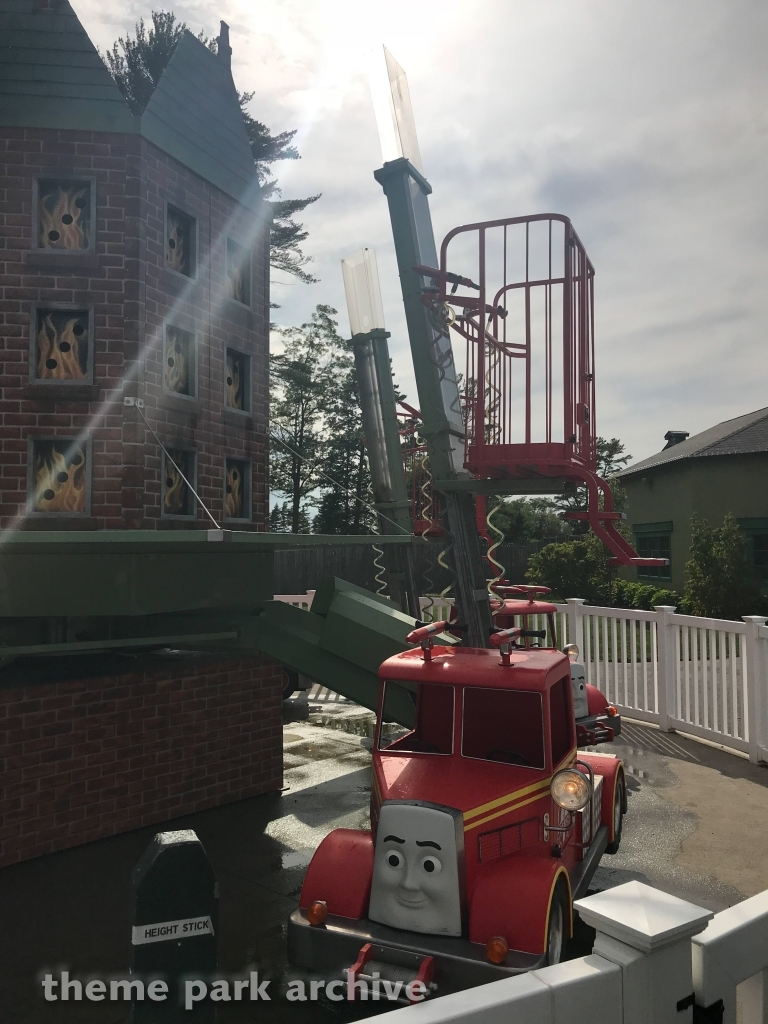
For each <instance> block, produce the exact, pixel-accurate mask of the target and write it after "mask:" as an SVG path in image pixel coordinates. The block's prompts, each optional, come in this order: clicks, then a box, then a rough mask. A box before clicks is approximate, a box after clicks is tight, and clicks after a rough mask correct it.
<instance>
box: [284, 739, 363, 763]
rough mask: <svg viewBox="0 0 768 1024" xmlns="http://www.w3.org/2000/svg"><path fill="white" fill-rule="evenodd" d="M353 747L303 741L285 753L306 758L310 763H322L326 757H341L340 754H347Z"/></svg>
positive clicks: (294, 744) (292, 745) (293, 745)
mask: <svg viewBox="0 0 768 1024" xmlns="http://www.w3.org/2000/svg"><path fill="white" fill-rule="evenodd" d="M355 749H356V748H355V747H347V745H346V744H344V746H340V745H339V744H338V743H323V742H320V743H317V742H315V741H313V740H309V741H307V740H305V741H304V742H303V743H292V744H291V749H290V750H288V751H286V753H287V754H291V755H292V756H294V757H306V758H308V759H309V760H310V761H322V760H325V759H326V758H328V757H341V756H342V754H349V753H351V752H352V751H354V750H355Z"/></svg>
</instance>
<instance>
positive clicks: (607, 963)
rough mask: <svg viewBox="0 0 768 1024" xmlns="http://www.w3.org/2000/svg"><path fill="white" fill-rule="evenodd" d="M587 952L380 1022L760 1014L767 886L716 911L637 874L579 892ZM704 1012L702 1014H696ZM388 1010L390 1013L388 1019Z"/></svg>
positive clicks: (625, 1021)
mask: <svg viewBox="0 0 768 1024" xmlns="http://www.w3.org/2000/svg"><path fill="white" fill-rule="evenodd" d="M576 907H577V908H578V910H579V914H580V915H581V917H582V918H583V919H584V920H585V921H586V922H587V923H588V924H590V925H591V926H592V927H593V928H595V929H596V932H597V935H596V938H595V945H594V948H593V952H592V954H591V955H590V956H585V957H580V958H579V959H576V960H568V961H566V962H565V963H562V964H557V965H555V966H553V967H545V968H543V969H542V970H538V971H530V972H528V973H527V974H521V975H517V976H516V977H512V978H508V979H505V980H503V981H495V982H491V983H490V984H488V985H481V986H480V987H478V988H473V989H469V990H467V991H464V992H458V993H456V994H455V995H446V996H443V997H439V995H438V997H437V998H434V999H431V1000H428V1001H426V1002H423V1003H418V1004H415V1005H413V1006H409V1007H405V1008H404V1009H402V1010H393V1011H390V1012H389V1013H386V1014H383V1015H382V1016H380V1017H379V1020H381V1021H382V1022H386V1024H691V1022H692V1020H693V1019H694V1004H695V1007H696V1019H697V1020H700V1021H701V1020H706V1021H708V1022H709V1021H711V1022H715V1021H721V1022H722V1024H736V1004H737V990H738V993H739V1001H740V1003H741V1024H766V1021H768V892H763V893H760V894H759V895H758V896H753V897H752V898H751V899H748V900H744V902H743V903H738V904H737V905H736V906H733V907H729V908H728V910H723V911H722V912H721V913H719V914H714V915H713V914H712V912H711V911H709V910H704V909H703V908H702V907H697V906H695V905H694V904H692V903H687V902H686V901H685V900H681V899H678V898H677V897H675V896H670V895H668V894H667V893H664V892H660V891H659V890H658V889H654V888H652V887H651V886H649V885H644V884H643V883H642V882H627V883H626V884H625V885H620V886H617V887H616V888H615V889H607V890H605V891H604V892H600V893H597V894H595V895H594V896H587V897H586V898H585V899H582V900H578V901H577V902H576ZM702 1011H703V1012H702ZM387 1017H392V1018H393V1019H392V1020H391V1021H388V1020H387Z"/></svg>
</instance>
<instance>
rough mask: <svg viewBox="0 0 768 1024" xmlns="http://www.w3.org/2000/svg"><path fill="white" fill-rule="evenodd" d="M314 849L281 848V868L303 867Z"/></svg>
mask: <svg viewBox="0 0 768 1024" xmlns="http://www.w3.org/2000/svg"><path fill="white" fill-rule="evenodd" d="M314 853H315V851H314V849H309V850H283V852H282V854H281V857H282V861H283V869H288V868H305V867H306V866H307V864H309V862H310V861H311V860H312V857H313V856H314Z"/></svg>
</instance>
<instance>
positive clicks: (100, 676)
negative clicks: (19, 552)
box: [0, 0, 282, 865]
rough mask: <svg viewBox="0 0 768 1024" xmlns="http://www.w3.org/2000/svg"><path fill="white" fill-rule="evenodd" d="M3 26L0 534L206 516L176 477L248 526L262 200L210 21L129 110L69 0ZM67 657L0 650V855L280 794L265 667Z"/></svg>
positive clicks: (258, 403) (256, 415)
mask: <svg viewBox="0 0 768 1024" xmlns="http://www.w3.org/2000/svg"><path fill="white" fill-rule="evenodd" d="M0 33H2V39H3V47H2V50H1V51H0V529H5V530H38V531H39V530H45V531H61V530H143V529H151V530H159V529H172V530H191V529H198V528H203V529H207V528H210V526H211V525H212V524H211V522H210V519H209V517H208V516H207V514H206V513H205V512H204V510H203V509H202V508H201V507H200V505H199V503H198V501H197V500H196V499H195V497H194V495H193V493H192V489H193V488H194V489H195V490H196V491H197V492H198V494H199V496H200V498H201V500H202V502H203V503H204V504H205V506H207V508H208V510H209V511H210V513H211V516H212V517H213V518H214V520H215V521H216V522H217V523H218V524H220V525H221V526H223V527H227V528H229V529H232V530H263V529H265V528H266V511H267V455H268V452H267V438H268V426H267V425H268V358H269V337H268V335H269V276H268V275H269V215H268V212H267V207H266V204H265V203H264V202H263V200H262V198H261V194H260V189H259V186H258V180H257V175H256V171H255V168H254V163H253V158H252V154H251V151H250V144H249V141H248V137H247V133H246V129H245V125H244V122H243V117H242V114H241V111H240V107H239V103H238V98H237V94H236V91H235V87H234V83H233V81H232V75H231V70H230V66H229V61H230V54H231V51H230V49H229V45H228V39H227V33H226V28H225V26H223V27H222V35H221V36H220V38H219V46H218V53H215V54H214V53H212V52H211V51H210V50H209V49H208V48H207V47H206V46H204V45H203V44H202V43H201V42H199V41H198V40H197V39H196V38H194V37H193V36H192V35H191V34H190V33H188V32H185V33H184V34H183V35H182V37H181V38H180V40H179V42H178V44H177V46H176V49H175V50H174V53H173V55H172V57H171V60H170V62H169V64H168V66H167V68H166V70H165V72H164V73H163V76H162V78H161V79H160V82H159V83H158V85H157V86H156V88H155V90H154V92H153V94H152V97H151V99H150V100H149V103H148V105H147V106H146V109H145V110H144V111H143V112H142V113H141V114H140V115H136V114H134V113H133V112H132V111H131V109H130V108H129V106H128V104H127V103H126V101H125V100H124V99H123V96H122V95H121V93H120V92H119V90H118V88H117V86H116V85H115V83H114V82H113V80H112V78H111V76H110V74H109V72H108V71H107V69H106V67H105V66H104V64H103V63H102V61H101V59H100V57H99V55H98V53H97V51H96V49H95V47H94V46H93V44H92V43H91V41H90V39H89V38H88V36H87V34H86V32H85V31H84V29H83V27H82V25H81V24H80V22H79V21H78V19H77V17H76V15H75V13H74V11H73V9H72V7H71V6H70V4H69V2H68V0H8V2H7V3H4V4H3V8H2V11H0ZM70 536H71V534H70ZM41 539H42V538H41ZM169 539H170V538H169ZM175 539H180V538H175ZM51 540H52V541H55V542H56V543H59V541H58V540H56V538H54V537H51ZM1 547H2V538H0V550H1ZM3 579H4V577H3V575H2V572H0V587H2V586H3V585H4V584H3ZM214 583H215V580H212V582H211V586H214ZM38 584H39V586H40V588H41V591H42V590H43V589H44V590H45V592H46V594H47V595H48V596H49V597H51V595H52V594H54V600H57V601H58V602H59V604H58V605H57V608H56V619H55V620H54V619H50V620H49V619H47V618H43V617H44V616H50V615H51V612H50V610H48V611H41V612H39V613H38V614H39V615H40V616H41V618H40V623H39V629H38V632H40V631H42V633H41V635H42V634H45V633H46V631H48V632H51V630H52V631H53V633H55V634H56V636H58V638H59V639H60V640H61V641H64V642H65V646H66V643H67V642H70V641H71V640H72V639H73V638H74V639H77V638H78V637H77V636H76V635H75V634H74V632H73V627H72V623H71V621H69V620H68V619H67V616H68V615H71V614H72V613H71V610H70V609H69V608H68V606H67V588H66V580H64V581H62V580H56V581H55V585H52V581H51V580H50V579H43V578H41V579H39V580H35V581H34V585H35V586H37V585H38ZM55 595H58V596H55ZM5 596H6V597H7V598H8V600H6V601H5V607H11V606H12V604H13V602H12V600H11V599H10V596H9V595H5ZM59 605H60V607H59ZM11 614H16V615H19V614H20V613H19V612H16V613H13V612H12V613H11ZM25 614H27V615H28V614H29V612H26V613H25ZM90 614H92V615H96V616H98V615H103V614H105V613H104V612H103V611H102V610H99V609H94V610H93V611H92V612H91V613H90ZM30 621H31V620H30ZM49 624H50V626H51V629H49ZM35 628H36V629H37V628H38V627H35ZM147 628H149V626H147ZM105 629H107V627H105ZM150 632H151V630H150ZM3 635H4V634H3ZM52 635H53V634H52ZM109 635H111V634H109ZM118 635H122V634H118ZM112 646H114V644H113V645H112ZM65 653H67V654H68V656H67V657H60V656H59V657H57V658H56V660H53V659H50V660H49V659H47V658H42V659H39V660H37V661H34V660H32V661H31V662H29V663H26V664H25V663H22V662H16V663H13V664H10V665H7V664H5V663H4V661H3V660H2V651H0V767H2V776H1V777H0V865H2V864H8V863H11V862H14V861H17V860H22V859H25V858H28V857H33V856H37V855H39V854H43V853H49V852H52V851H54V850H58V849H63V848H65V847H69V846H73V845H76V844H77V843H80V842H85V841H88V840H91V839H96V838H100V837H103V836H107V835H111V834H113V833H115V832H119V831H123V830H126V829H131V828H136V827H138V826H142V825H146V824H149V823H151V822H162V821H166V820H168V819H171V818H173V817H176V816H178V815H181V814H187V813H189V812H192V811H196V810H200V809H203V808H205V807H210V806H213V805H215V804H217V803H224V802H228V801H231V800H237V799H241V798H243V797H246V796H254V795H257V794H259V793H265V792H269V791H274V790H276V789H279V787H280V786H281V784H282V782H281V780H282V756H281V730H280V692H281V686H282V670H281V669H280V668H279V667H277V666H275V665H273V664H272V663H270V662H268V661H267V660H266V659H263V658H259V657H249V658H243V659H241V660H239V661H232V660H225V659H227V658H228V655H227V654H226V653H224V652H221V653H219V654H218V655H216V656H212V655H207V656H201V655H200V656H197V657H192V656H187V657H186V658H185V659H183V660H182V661H180V662H179V661H174V660H173V659H172V658H171V659H169V658H167V657H166V658H165V660H164V661H163V660H162V659H158V658H155V659H154V660H153V659H152V656H151V655H143V656H142V660H141V662H140V664H141V665H142V666H143V667H140V668H138V669H135V670H134V669H132V670H131V671H126V669H125V667H124V666H125V665H126V661H125V659H123V660H122V661H120V659H119V657H117V658H116V659H114V660H113V662H111V663H110V664H111V666H112V667H111V668H110V669H109V671H106V670H105V669H104V667H103V666H104V658H101V659H100V658H99V657H98V656H95V655H88V656H82V657H80V656H78V655H72V654H71V653H69V652H65ZM110 657H112V656H110ZM132 664H134V665H135V664H137V663H136V662H135V661H134V662H133V663H132Z"/></svg>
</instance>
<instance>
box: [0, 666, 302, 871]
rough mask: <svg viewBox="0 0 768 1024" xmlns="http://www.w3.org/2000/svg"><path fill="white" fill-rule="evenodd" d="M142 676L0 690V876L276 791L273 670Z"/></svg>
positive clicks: (276, 683) (200, 669)
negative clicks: (42, 858)
mask: <svg viewBox="0 0 768 1024" xmlns="http://www.w3.org/2000/svg"><path fill="white" fill-rule="evenodd" d="M182 665H183V667H180V666H177V667H176V670H175V673H174V675H173V677H170V675H169V667H168V665H167V664H165V665H162V666H160V667H157V666H156V665H154V666H147V667H145V668H143V669H142V670H140V671H138V672H135V673H133V674H130V675H119V676H100V677H96V678H88V679H78V680H74V681H72V680H70V681H64V682H56V683H40V684H34V685H26V686H19V687H17V688H16V687H13V686H12V685H8V684H6V688H5V689H2V690H0V752H2V758H1V759H0V763H2V766H3V771H2V784H1V785H0V866H3V865H6V864H11V863H14V862H16V861H20V860H27V859H29V858H30V857H36V856H39V855H41V854H46V853H52V852H54V851H56V850H63V849H66V848H67V847H71V846H76V845H78V844H80V843H84V842H89V841H91V840H94V839H101V838H103V837H105V836H111V835H114V834H116V833H118V832H124V831H128V830H129V829H133V828H139V827H141V826H143V825H149V824H152V823H153V822H161V821H166V820H168V819H170V818H174V817H177V816H179V815H182V814H189V813H192V812H194V811H199V810H203V809H204V808H207V807H214V806H218V805H220V804H223V803H229V802H231V801H234V800H241V799H243V798H245V797H251V796H257V795H259V794H261V793H267V792H271V791H274V790H277V789H279V788H280V786H281V785H282V742H281V741H282V728H281V695H280V691H281V686H282V670H281V669H280V668H279V667H278V666H275V665H272V664H271V663H269V662H268V661H267V660H266V659H260V658H249V659H242V660H232V661H228V662H221V661H219V662H216V661H214V660H198V661H194V662H184V663H182Z"/></svg>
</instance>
